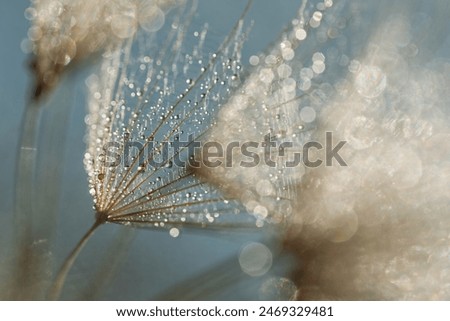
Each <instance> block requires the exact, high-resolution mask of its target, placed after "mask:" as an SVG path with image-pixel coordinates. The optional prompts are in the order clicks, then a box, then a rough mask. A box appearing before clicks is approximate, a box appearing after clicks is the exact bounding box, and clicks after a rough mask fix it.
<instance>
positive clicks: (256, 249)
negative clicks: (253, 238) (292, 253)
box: [239, 242, 273, 277]
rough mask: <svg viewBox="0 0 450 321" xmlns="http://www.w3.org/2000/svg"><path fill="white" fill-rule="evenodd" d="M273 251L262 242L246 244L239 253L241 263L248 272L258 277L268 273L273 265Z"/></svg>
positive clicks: (244, 270)
mask: <svg viewBox="0 0 450 321" xmlns="http://www.w3.org/2000/svg"><path fill="white" fill-rule="evenodd" d="M272 260H273V258H272V252H271V251H270V250H269V248H268V247H267V246H265V245H264V244H262V243H257V242H251V243H248V244H247V245H245V246H244V247H243V248H242V250H241V253H240V255H239V264H240V266H241V269H242V271H243V272H245V273H246V274H248V275H250V276H253V277H256V276H261V275H264V274H266V273H267V272H268V271H269V270H270V268H271V267H272Z"/></svg>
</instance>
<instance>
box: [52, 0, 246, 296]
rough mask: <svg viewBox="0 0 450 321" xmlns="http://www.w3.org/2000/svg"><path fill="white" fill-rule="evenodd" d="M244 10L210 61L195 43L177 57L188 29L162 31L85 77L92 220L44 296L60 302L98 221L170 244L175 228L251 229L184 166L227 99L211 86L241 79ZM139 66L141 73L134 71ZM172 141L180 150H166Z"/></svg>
mask: <svg viewBox="0 0 450 321" xmlns="http://www.w3.org/2000/svg"><path fill="white" fill-rule="evenodd" d="M248 8H249V6H247V8H246V9H245V11H244V14H243V16H242V17H241V18H240V19H239V20H238V22H237V24H236V25H235V26H234V28H233V30H232V31H231V32H230V34H229V35H228V37H227V38H226V39H225V40H224V41H223V43H222V44H221V46H220V47H219V49H218V51H217V52H215V53H214V54H213V55H209V54H208V55H207V56H204V54H203V52H202V49H203V48H202V45H203V41H204V39H203V37H201V38H200V42H199V43H198V46H197V47H195V49H194V50H193V51H192V53H191V54H190V55H186V56H183V55H180V54H179V52H181V51H182V50H184V47H183V43H184V40H185V39H184V38H185V37H186V35H188V34H189V33H186V32H185V28H187V27H188V25H183V28H181V27H177V28H165V29H164V31H165V32H166V33H167V34H166V35H165V39H166V41H165V44H164V46H162V47H159V48H158V47H156V46H153V45H152V44H149V43H148V42H140V41H138V42H136V43H132V42H131V41H128V42H126V43H124V45H123V47H122V48H121V50H119V51H116V52H114V53H111V54H110V56H109V57H107V58H106V59H104V61H103V64H102V66H101V68H100V72H99V73H98V74H97V75H93V76H91V77H89V79H88V80H87V84H88V87H89V91H90V95H91V97H90V99H89V116H88V117H87V118H86V125H87V128H88V129H87V145H88V146H87V152H86V154H85V160H84V164H85V167H86V171H87V174H88V177H89V188H90V192H91V195H92V197H93V200H94V208H95V211H96V221H95V223H94V225H93V226H92V228H91V229H90V230H89V231H88V232H87V233H86V235H85V236H84V237H83V238H82V240H81V241H80V242H79V244H78V245H77V247H76V248H75V250H74V251H73V252H72V253H71V255H70V256H69V258H68V259H67V260H66V262H65V264H64V265H63V267H62V268H61V271H60V273H59V275H58V277H57V279H56V281H55V283H54V285H53V288H52V289H51V291H50V298H57V297H58V296H59V292H60V290H61V289H62V286H63V284H64V280H65V277H66V275H67V273H68V271H69V269H70V267H71V265H72V264H73V262H74V260H75V258H76V256H77V255H78V253H79V251H80V250H81V248H82V247H83V246H84V244H85V243H86V242H87V240H88V239H89V238H90V236H91V235H92V234H93V232H94V231H95V230H96V229H97V227H98V226H100V225H101V224H103V223H105V222H108V223H116V224H122V225H127V226H135V227H143V228H151V229H154V228H164V229H167V230H168V231H169V234H170V235H171V236H172V237H178V236H179V234H180V229H181V228H183V227H188V228H205V227H208V229H216V228H217V229H223V228H224V227H233V226H237V227H239V226H242V227H246V226H249V224H248V221H249V220H250V217H248V216H245V215H241V216H236V215H235V214H234V213H233V212H234V210H235V209H237V208H239V206H237V203H235V202H228V203H225V202H224V198H223V196H222V195H221V193H220V192H219V191H217V190H216V189H214V188H212V187H211V186H208V185H205V184H204V183H202V182H201V181H200V180H199V179H198V178H197V177H196V176H195V175H194V173H193V172H191V171H189V170H188V169H186V166H185V165H184V162H185V161H186V160H187V159H189V157H190V155H189V153H190V152H189V149H188V147H189V145H190V144H191V143H193V142H194V141H195V140H197V141H198V139H199V138H200V137H201V136H202V135H203V134H204V133H205V131H207V130H208V129H209V127H210V124H212V123H213V118H212V117H213V116H214V114H215V112H216V109H215V108H217V106H220V104H221V103H222V102H223V101H225V100H226V99H227V96H228V91H227V90H226V88H223V87H221V86H217V84H218V82H214V81H212V80H214V79H216V78H217V77H222V78H223V79H227V78H232V77H233V76H236V75H238V73H239V72H240V71H239V69H240V68H238V66H240V62H239V59H240V48H241V46H242V42H243V40H244V37H243V35H244V32H243V31H242V28H243V17H244V15H245V13H246V11H247V10H248ZM186 10H187V9H186ZM193 13H194V11H193V9H191V11H186V12H185V13H183V14H181V15H177V16H176V17H175V20H174V22H173V23H172V26H174V25H178V20H179V19H181V17H183V18H186V17H187V18H188V19H191V18H192V15H193ZM203 34H204V33H203ZM142 46H144V47H142ZM156 48H158V50H155V49H156ZM141 52H153V57H152V58H150V59H147V58H146V57H147V56H145V57H144V58H143V59H142V57H141V56H139V54H140V53H141ZM137 53H138V56H137V57H136V54H137ZM205 58H206V59H205ZM191 60H198V61H202V62H200V63H199V64H200V65H201V67H200V68H199V69H195V68H183V67H184V66H189V62H190V61H191ZM135 61H136V63H135ZM203 61H205V62H203ZM141 64H145V65H146V68H140V67H139V66H140V65H141ZM136 66H138V67H137V68H136ZM181 70H183V71H182V72H179V71H181ZM154 75H157V76H156V77H154ZM180 76H181V77H180ZM180 78H182V79H180ZM147 79H149V81H146V80H147ZM137 84H140V85H139V86H141V84H143V85H142V87H140V94H139V95H135V93H136V86H137ZM180 93H182V94H180ZM211 97H215V99H214V100H215V104H214V105H212V104H208V100H209V99H211ZM120 106H130V107H125V109H123V108H121V107H120ZM180 116H181V117H180ZM142 137H143V138H144V139H143V140H142V141H139V138H142ZM175 137H176V139H175ZM174 141H183V142H184V141H186V142H188V143H187V144H186V145H184V146H182V147H181V148H179V149H169V147H168V146H169V145H171V144H174ZM127 144H132V146H134V147H133V150H132V151H131V155H128V154H127V153H126V152H125V149H126V148H128V145H127ZM133 144H134V145H133ZM105 146H106V147H105ZM107 146H115V147H114V148H113V149H114V152H115V153H117V158H118V159H115V160H117V162H114V163H113V164H111V163H110V162H109V160H108V157H105V156H106V155H109V156H111V154H108V152H110V151H109V150H108V149H107ZM105 148H106V149H105ZM130 149H131V148H130ZM147 152H149V153H147ZM146 153H147V154H146ZM114 158H116V157H114ZM183 160H184V162H183ZM179 161H181V163H182V164H180V163H179ZM230 213H232V215H229V214H230ZM227 214H228V215H227ZM242 214H244V213H242ZM253 226H254V225H253Z"/></svg>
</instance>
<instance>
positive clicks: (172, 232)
mask: <svg viewBox="0 0 450 321" xmlns="http://www.w3.org/2000/svg"><path fill="white" fill-rule="evenodd" d="M169 234H170V236H172V237H178V236H179V235H180V230H179V229H177V228H176V227H172V228H171V229H170V230H169Z"/></svg>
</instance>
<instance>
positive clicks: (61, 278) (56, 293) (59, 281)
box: [48, 219, 104, 300]
mask: <svg viewBox="0 0 450 321" xmlns="http://www.w3.org/2000/svg"><path fill="white" fill-rule="evenodd" d="M103 223H104V220H100V219H97V220H96V221H95V223H94V224H93V225H92V227H91V228H90V229H89V230H88V231H87V232H86V234H84V236H83V237H82V238H81V239H80V241H79V242H78V244H77V245H76V246H75V247H74V249H73V250H72V252H70V254H69V256H68V257H67V258H66V260H65V261H64V264H63V265H62V266H61V269H60V270H59V272H58V275H57V276H56V278H55V280H54V281H53V284H52V286H51V288H50V290H49V294H48V299H49V300H58V299H59V297H60V295H61V291H62V288H63V286H64V283H65V281H66V278H67V275H68V274H69V271H70V269H71V268H72V266H73V264H74V262H75V260H76V259H77V257H78V254H80V252H81V250H82V249H83V247H84V246H85V245H86V243H87V241H88V240H89V239H90V238H91V236H92V235H93V234H94V232H95V230H96V229H97V227H99V226H100V225H102V224H103Z"/></svg>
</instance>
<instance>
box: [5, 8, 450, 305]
mask: <svg viewBox="0 0 450 321" xmlns="http://www.w3.org/2000/svg"><path fill="white" fill-rule="evenodd" d="M200 3H201V2H200ZM189 4H190V3H189V2H188V3H187V4H186V3H185V2H184V1H162V0H160V1H144V0H140V1H121V0H115V1H97V2H95V1H94V2H92V1H82V0H79V1H69V2H67V1H53V0H52V1H50V0H35V1H33V3H32V6H31V7H30V9H27V10H28V11H27V12H26V15H27V17H28V18H29V19H30V20H31V21H32V26H31V28H30V31H29V40H30V43H29V44H28V45H29V49H30V51H32V52H33V53H34V56H35V59H34V63H33V67H34V74H35V77H36V87H35V91H34V95H35V98H39V97H40V96H41V95H42V94H43V93H46V94H47V93H49V92H50V91H51V90H52V89H54V88H56V87H57V85H58V82H59V80H60V76H61V74H62V73H63V72H64V73H65V72H67V73H69V72H70V70H68V69H69V68H68V67H69V66H72V68H73V69H76V68H78V67H77V64H75V63H74V62H78V61H81V60H85V59H88V58H89V57H91V56H93V55H94V56H96V57H98V60H100V63H99V66H100V67H99V68H98V70H97V72H95V73H94V74H93V75H91V76H90V77H89V78H88V79H87V80H86V84H87V86H88V90H89V97H88V103H87V105H88V107H89V114H88V115H87V116H86V118H85V121H86V125H87V131H86V132H87V134H86V139H85V140H86V142H87V151H86V153H85V154H84V162H85V163H84V164H85V168H86V170H87V172H88V176H89V177H88V179H89V187H88V190H89V193H90V194H91V195H92V197H93V201H94V210H95V211H96V217H97V222H99V223H104V222H106V221H107V222H114V223H120V224H124V225H133V226H138V227H142V226H144V227H147V228H148V227H150V228H151V229H167V230H168V231H169V232H168V233H167V234H170V235H171V236H172V237H175V238H177V240H176V241H180V238H181V237H183V235H181V236H180V237H178V236H179V234H180V231H181V230H182V229H189V228H192V227H194V228H200V229H204V230H212V233H215V232H216V230H219V231H220V232H225V233H227V231H231V230H236V227H239V225H241V226H242V227H245V228H249V224H250V225H251V227H252V228H254V229H261V228H263V227H269V229H270V227H275V228H273V229H270V231H271V232H270V233H272V234H270V238H269V237H267V238H266V239H265V240H266V241H267V240H269V241H267V242H270V243H271V245H270V246H268V247H266V246H264V245H262V244H259V243H250V244H248V245H247V246H244V247H243V248H242V251H241V253H240V256H239V264H240V268H241V270H242V271H243V272H245V273H246V274H248V275H250V277H255V278H257V277H261V276H262V275H264V274H266V273H268V274H267V276H270V275H276V276H277V277H273V278H267V279H265V281H264V282H262V281H261V285H260V289H259V292H258V293H259V294H260V296H259V297H254V298H255V299H256V298H263V299H297V300H311V299H312V300H322V299H327V300H335V299H338V300H359V299H362V300H378V299H387V300H445V299H450V214H449V209H450V188H449V187H450V126H449V121H450V107H449V106H450V93H449V91H448V89H447V87H448V85H449V84H450V38H449V36H448V30H449V27H450V25H449V22H448V21H447V17H448V16H449V14H450V4H448V3H447V1H446V0H434V1H420V0H415V1H407V0H397V1H364V0H357V1H350V0H349V1H345V0H342V1H339V0H334V1H332V0H324V1H306V0H304V1H301V3H299V5H298V12H297V14H296V15H295V14H294V15H293V17H292V20H291V21H285V22H283V24H284V25H285V26H286V28H285V29H284V30H283V31H281V30H280V32H281V34H280V35H279V36H278V38H275V39H267V40H266V41H265V43H266V44H267V46H268V47H267V49H266V50H265V51H263V52H253V53H251V54H248V55H247V56H245V55H243V53H242V52H243V49H242V48H243V46H245V42H246V40H247V37H262V35H260V34H257V33H252V31H249V30H248V28H247V26H248V25H249V22H250V21H248V20H249V18H248V17H247V16H246V14H247V11H245V10H244V14H243V15H242V16H241V19H239V15H238V16H235V17H230V19H231V20H232V21H233V22H232V24H234V23H236V24H235V25H234V27H233V28H231V29H229V30H231V31H230V33H229V34H228V36H224V37H223V39H222V40H220V41H218V42H217V44H216V45H208V32H209V30H208V27H207V26H203V27H201V28H200V29H199V28H198V27H197V26H195V28H197V29H195V28H194V29H192V30H195V32H193V31H191V29H190V23H191V21H192V20H195V10H189V9H190V8H191V7H190V6H189ZM277 5H278V4H277V3H275V2H274V3H273V6H274V8H275V7H276V6H277ZM254 6H255V7H257V6H258V3H257V2H256V3H255V4H254ZM241 7H242V5H240V6H239V8H241ZM194 8H195V7H194ZM241 10H242V9H241ZM55 17H57V18H55ZM169 19H170V21H169ZM206 20H207V19H206ZM257 23H258V21H256V22H255V24H257ZM259 23H261V22H259ZM142 30H143V32H141V31H142ZM192 34H193V35H194V39H195V40H193V42H194V45H191V46H190V47H189V46H187V45H185V42H186V39H187V38H189V37H190V36H192ZM243 56H244V57H246V60H243V59H242V57H243ZM190 135H193V136H192V137H194V138H196V139H198V140H201V141H203V142H211V141H214V142H218V143H221V145H222V146H224V149H225V146H227V145H228V144H230V143H232V142H240V143H241V145H242V143H244V142H259V143H260V144H259V145H258V147H255V148H253V150H252V152H253V155H257V156H258V158H259V159H260V161H261V162H260V163H259V164H258V165H256V166H250V167H246V166H242V164H240V162H241V161H247V160H248V156H249V154H248V153H243V150H242V149H240V148H234V149H232V153H233V162H232V166H225V165H226V163H227V162H223V163H222V165H221V166H218V167H207V166H204V162H203V163H202V164H203V165H202V166H200V167H192V168H190V167H187V168H184V167H183V168H181V169H180V168H176V165H177V164H174V163H173V158H175V156H177V155H176V154H170V153H169V157H170V159H169V160H167V161H164V162H162V163H160V164H159V165H157V166H156V167H155V168H154V169H153V170H151V171H149V170H148V168H147V165H148V164H147V163H146V162H144V163H141V162H138V160H139V161H140V157H141V154H140V153H141V152H142V153H143V152H144V151H146V150H147V149H148V148H147V146H148V144H149V142H150V141H156V142H157V144H156V147H152V149H153V150H152V151H153V152H154V153H156V155H159V154H161V151H162V149H163V144H162V143H163V142H168V141H171V140H183V139H189V138H190V137H191V136H190ZM124 139H125V140H128V141H131V142H135V146H138V150H139V153H137V154H134V157H133V158H132V159H131V165H126V164H120V166H119V167H117V168H114V169H111V168H109V167H107V166H106V165H105V155H104V150H102V146H104V145H105V144H108V143H111V142H113V143H117V144H118V145H116V147H117V146H119V147H120V148H119V147H117V148H118V149H119V150H120V149H122V147H123V146H122V145H120V144H121V142H122V141H124ZM80 140H81V138H80ZM139 140H140V141H141V142H143V143H144V145H139V144H138V141H139ZM262 142H263V143H265V144H266V146H267V144H269V145H272V144H273V145H274V146H276V148H272V149H271V150H270V152H269V153H267V148H266V147H265V146H264V144H261V143H262ZM311 142H314V145H313V147H314V148H310V149H309V154H308V159H306V158H305V149H304V148H303V147H304V146H308V144H311ZM281 144H285V145H284V146H286V148H285V150H282V151H281V150H280V149H279V148H278V147H279V146H280V145H281ZM139 146H140V147H139ZM152 146H153V145H152ZM310 146H311V145H310ZM322 147H323V148H322ZM333 148H334V149H333ZM336 151H337V152H338V154H339V156H337V155H336V154H335V152H336ZM280 152H283V153H282V154H281V156H280ZM298 152H300V154H301V160H303V162H299V163H298V164H297V165H296V166H295V167H290V166H288V165H287V161H289V160H292V159H293V158H294V157H295V153H298ZM330 154H331V155H333V154H334V155H335V156H336V157H331V158H330ZM180 155H181V158H182V159H184V160H187V159H197V160H201V157H202V155H189V153H188V152H187V151H185V150H183V152H180ZM120 156H123V155H120ZM146 156H149V155H146ZM152 157H156V156H154V154H152ZM264 159H266V160H267V159H272V160H275V162H274V164H273V166H268V164H267V163H264V162H263V160H264ZM305 160H306V161H305ZM308 160H309V162H308ZM319 160H321V161H322V162H321V163H319V162H315V161H319ZM228 165H229V164H228ZM174 168H175V169H174ZM226 214H231V215H226ZM247 218H251V219H250V220H248V219H247ZM100 221H101V222H100ZM249 221H250V223H249ZM94 229H95V228H94ZM274 232H275V233H274ZM233 233H234V232H233ZM273 234H276V235H275V236H273ZM126 239H127V237H123V240H124V243H126V242H128V241H125V240H126ZM116 240H119V241H120V240H122V238H120V237H116ZM141 245H142V244H141ZM127 247H128V245H126V246H124V248H123V249H122V250H121V251H123V252H126V251H127ZM118 248H119V246H118ZM269 249H270V250H269ZM271 251H272V252H271ZM117 252H119V250H118V251H117ZM117 256H119V255H117ZM272 259H273V260H274V261H275V262H274V263H273V266H274V267H276V266H277V263H278V265H280V266H282V269H280V271H281V272H268V271H269V270H270V267H271V266H272ZM277 260H279V262H277ZM57 261H58V262H60V261H61V260H60V259H57ZM111 265H113V264H112V263H111ZM224 266H227V267H228V265H227V264H224ZM217 271H220V273H221V274H223V275H225V276H223V275H222V276H221V278H222V282H220V281H217V280H216V281H214V278H216V279H217ZM240 272H241V271H239V269H238V270H236V269H234V268H227V269H218V268H217V267H214V268H212V269H211V270H210V271H209V272H208V271H207V272H205V273H202V274H201V277H199V278H198V279H195V278H194V279H193V280H192V281H191V283H189V282H188V283H186V286H184V288H182V289H181V291H183V292H186V293H184V294H185V296H184V297H182V298H191V297H190V296H189V291H193V292H195V290H193V289H190V287H191V286H192V285H197V286H198V287H203V288H204V289H203V291H199V292H200V293H201V295H199V296H197V297H196V296H194V295H193V296H192V298H202V299H206V298H209V296H208V295H209V294H208V291H209V292H211V293H213V292H217V291H220V289H215V288H212V287H213V286H211V288H208V285H207V284H201V283H202V281H201V280H210V281H211V280H212V281H211V284H213V285H214V284H217V286H218V287H219V286H220V287H222V286H224V283H231V282H241V281H242V277H241V274H240ZM86 273H88V272H86ZM271 273H272V274H271ZM104 274H106V273H101V275H104ZM280 274H281V275H280ZM51 275H52V273H50V272H48V273H47V275H46V277H47V278H48V280H46V281H47V282H42V280H40V282H42V284H43V285H42V286H43V287H46V288H47V287H48V284H49V282H50V280H51V279H53V278H54V276H51ZM41 277H42V275H41ZM109 277H111V276H109ZM227 278H228V279H227ZM199 280H200V281H199ZM223 280H227V281H223ZM230 280H232V281H230ZM214 282H216V283H214ZM188 285H189V286H188ZM175 290H176V291H175ZM179 290H180V288H177V287H176V286H175V287H174V293H170V291H169V292H168V294H167V295H166V296H167V297H168V298H172V297H173V298H177V295H178V294H177V293H176V292H178V291H179ZM5 292H7V294H5V296H7V295H8V293H9V292H13V291H11V289H6V290H5ZM40 293H41V292H40ZM171 294H173V296H172V295H171ZM166 296H165V297H164V298H166ZM81 297H83V296H81ZM87 297H89V296H87ZM131 297H132V296H131Z"/></svg>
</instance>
